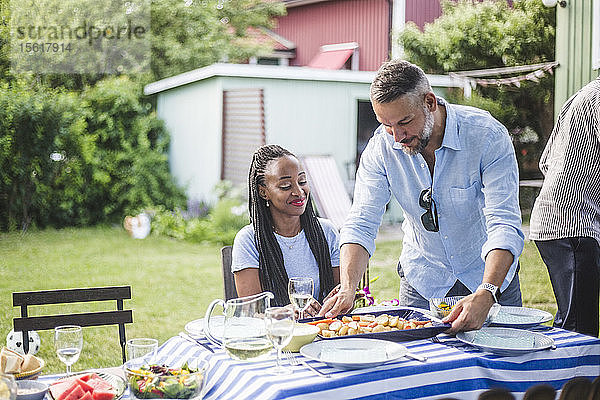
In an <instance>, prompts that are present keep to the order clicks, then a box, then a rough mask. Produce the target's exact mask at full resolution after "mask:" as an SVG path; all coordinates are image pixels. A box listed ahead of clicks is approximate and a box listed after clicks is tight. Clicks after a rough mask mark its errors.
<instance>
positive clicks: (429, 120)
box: [402, 106, 435, 156]
mask: <svg viewBox="0 0 600 400" xmlns="http://www.w3.org/2000/svg"><path fill="white" fill-rule="evenodd" d="M423 114H424V115H425V124H424V126H423V130H422V131H421V134H420V135H419V138H418V139H417V140H418V143H417V146H416V147H415V148H410V147H406V146H402V151H403V152H404V153H406V154H408V155H409V156H416V155H417V154H419V153H420V152H422V151H423V149H424V148H425V147H427V145H428V144H429V139H430V138H431V133H432V132H433V124H434V122H435V121H434V119H433V113H432V112H430V111H429V110H428V109H427V107H425V106H423Z"/></svg>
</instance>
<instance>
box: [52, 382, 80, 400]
mask: <svg viewBox="0 0 600 400" xmlns="http://www.w3.org/2000/svg"><path fill="white" fill-rule="evenodd" d="M78 387H79V385H78V384H77V382H76V381H75V380H72V379H69V380H65V381H58V382H55V383H53V384H52V385H51V386H50V393H51V394H52V397H54V399H55V400H65V398H66V397H67V396H68V395H69V393H71V392H72V391H73V390H74V389H75V388H78Z"/></svg>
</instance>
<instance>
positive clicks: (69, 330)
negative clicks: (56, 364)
mask: <svg viewBox="0 0 600 400" xmlns="http://www.w3.org/2000/svg"><path fill="white" fill-rule="evenodd" d="M82 347H83V331H82V330H81V327H80V326H77V325H63V326H57V327H56V328H54V349H55V350H56V354H57V355H58V358H59V359H60V361H62V362H63V363H64V364H65V365H66V366H67V376H69V375H71V365H73V364H74V363H75V362H77V360H78V359H79V355H80V354H81V348H82Z"/></svg>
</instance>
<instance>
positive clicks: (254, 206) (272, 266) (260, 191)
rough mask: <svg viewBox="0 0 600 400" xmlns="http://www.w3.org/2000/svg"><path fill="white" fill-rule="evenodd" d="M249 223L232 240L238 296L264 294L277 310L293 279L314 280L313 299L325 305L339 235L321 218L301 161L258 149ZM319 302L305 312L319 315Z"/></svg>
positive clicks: (335, 272)
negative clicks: (289, 281) (268, 294)
mask: <svg viewBox="0 0 600 400" xmlns="http://www.w3.org/2000/svg"><path fill="white" fill-rule="evenodd" d="M248 211H249V213H250V222H251V223H250V224H249V225H246V226H245V227H243V228H242V229H241V230H240V231H239V232H238V233H237V235H236V236H235V240H234V242H233V251H232V262H231V270H232V272H233V274H234V279H235V286H236V289H237V292H238V295H239V296H240V297H243V296H249V295H252V294H256V293H260V292H263V291H265V290H268V291H270V292H272V293H273V294H274V296H275V299H274V303H275V304H276V305H278V306H284V305H286V304H289V303H290V301H289V297H288V279H289V277H293V276H299V277H310V278H312V279H313V283H314V292H313V297H314V298H315V299H317V300H319V301H323V299H324V298H325V296H326V295H327V294H328V293H329V292H330V291H331V290H332V289H333V287H334V286H335V285H337V284H338V283H339V281H340V278H339V276H340V275H339V265H340V257H339V254H340V253H339V235H338V232H337V229H336V228H335V226H334V225H333V223H332V222H331V221H329V220H327V219H323V218H317V216H316V215H315V213H314V210H313V206H312V201H311V199H310V186H309V183H308V181H307V179H306V172H305V171H304V169H302V166H301V165H300V162H299V161H298V158H297V157H296V156H294V155H293V154H292V153H291V152H289V151H288V150H286V149H284V148H282V147H280V146H278V145H266V146H262V147H259V148H258V149H257V150H256V151H255V152H254V155H253V156H252V163H251V164H250V171H249V173H248ZM320 308H321V305H320V303H318V302H316V301H313V302H311V304H310V306H309V308H308V309H307V310H306V312H307V313H308V315H314V314H316V313H317V312H318V311H319V310H320Z"/></svg>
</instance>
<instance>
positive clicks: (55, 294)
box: [13, 286, 133, 363]
mask: <svg viewBox="0 0 600 400" xmlns="http://www.w3.org/2000/svg"><path fill="white" fill-rule="evenodd" d="M124 299H131V287H130V286H112V287H98V288H85V289H59V290H41V291H35V292H15V293H13V306H15V307H20V308H21V317H20V318H15V319H13V327H14V330H15V332H17V331H21V332H23V350H24V351H25V353H27V352H28V351H29V334H28V332H29V331H31V330H49V329H54V328H55V327H57V326H60V325H79V326H101V325H118V326H119V342H120V344H121V354H122V356H123V363H125V342H126V337H125V324H130V323H133V315H132V312H131V310H124V309H123V300H124ZM106 300H115V301H116V302H117V310H115V311H100V312H89V313H79V314H55V315H44V316H35V317H30V316H29V313H28V309H27V308H28V307H30V306H40V305H50V304H63V303H82V302H96V301H106Z"/></svg>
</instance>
